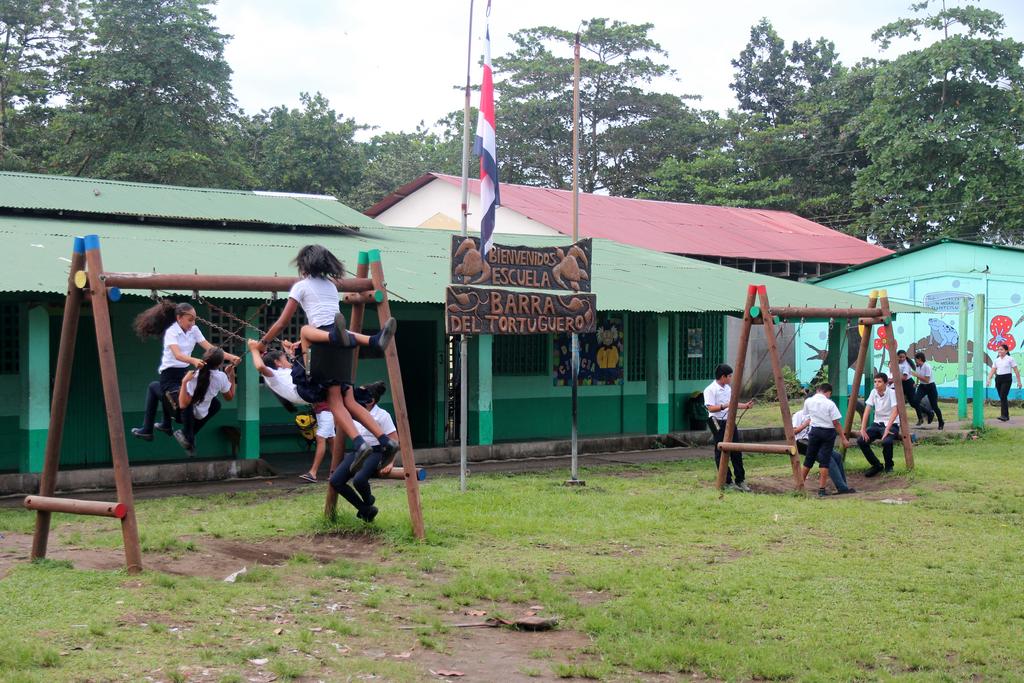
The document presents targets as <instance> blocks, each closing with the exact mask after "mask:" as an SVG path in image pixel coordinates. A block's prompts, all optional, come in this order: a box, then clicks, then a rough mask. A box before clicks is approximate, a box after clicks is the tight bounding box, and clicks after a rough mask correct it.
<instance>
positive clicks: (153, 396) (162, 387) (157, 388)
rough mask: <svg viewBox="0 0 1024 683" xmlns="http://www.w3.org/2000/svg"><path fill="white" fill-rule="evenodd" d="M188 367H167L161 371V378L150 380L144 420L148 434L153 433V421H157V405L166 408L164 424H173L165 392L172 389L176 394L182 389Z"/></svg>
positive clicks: (144, 429)
mask: <svg viewBox="0 0 1024 683" xmlns="http://www.w3.org/2000/svg"><path fill="white" fill-rule="evenodd" d="M186 372H188V368H167V369H166V370H161V371H160V380H159V381H157V382H150V383H149V386H148V387H146V415H145V417H144V418H143V420H142V431H143V432H145V433H146V434H152V433H153V423H154V422H155V421H156V407H157V406H158V405H162V406H163V408H164V421H163V425H164V426H165V427H167V428H170V426H171V413H170V406H168V405H167V400H166V399H165V398H164V393H166V392H168V391H170V392H171V393H173V394H174V395H175V396H177V395H178V391H179V390H180V389H181V380H183V379H184V378H185V373H186Z"/></svg>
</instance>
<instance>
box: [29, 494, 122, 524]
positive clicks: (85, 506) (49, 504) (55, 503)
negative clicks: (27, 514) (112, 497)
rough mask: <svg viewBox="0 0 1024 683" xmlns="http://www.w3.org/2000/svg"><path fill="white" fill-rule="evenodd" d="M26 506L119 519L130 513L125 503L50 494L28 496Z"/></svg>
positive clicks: (48, 510)
mask: <svg viewBox="0 0 1024 683" xmlns="http://www.w3.org/2000/svg"><path fill="white" fill-rule="evenodd" d="M25 507H26V508H28V509H29V510H45V511H46V512H70V513H71V514H75V515H96V516H99V517H116V518H117V519H123V518H124V516H125V515H126V514H128V507H127V506H126V505H125V504H124V503H105V502H103V501H99V500H81V499H78V498H52V497H50V496H26V497H25Z"/></svg>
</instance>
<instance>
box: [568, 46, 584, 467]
mask: <svg viewBox="0 0 1024 683" xmlns="http://www.w3.org/2000/svg"><path fill="white" fill-rule="evenodd" d="M579 126H580V33H579V31H577V32H576V41H575V43H574V44H573V62H572V241H573V242H576V241H578V240H579V238H580V183H579V165H580V161H579V159H580V130H579ZM570 346H571V347H572V465H571V468H570V475H569V481H567V482H566V484H569V485H575V486H582V485H584V484H585V482H584V481H582V480H581V479H580V478H579V387H578V386H577V385H578V384H579V377H580V337H579V335H578V334H576V333H575V332H573V333H572V343H571V344H570Z"/></svg>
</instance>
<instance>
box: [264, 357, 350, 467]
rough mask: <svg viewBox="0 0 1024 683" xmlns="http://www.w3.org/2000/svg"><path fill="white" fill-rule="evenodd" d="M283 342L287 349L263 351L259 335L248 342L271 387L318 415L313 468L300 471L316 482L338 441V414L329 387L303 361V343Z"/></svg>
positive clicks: (290, 401)
mask: <svg viewBox="0 0 1024 683" xmlns="http://www.w3.org/2000/svg"><path fill="white" fill-rule="evenodd" d="M282 346H283V347H284V351H278V350H276V349H274V350H271V351H267V352H266V353H264V354H262V355H261V354H260V350H259V343H258V342H257V341H256V340H255V339H250V340H249V342H248V347H249V353H250V354H251V356H252V363H253V366H254V367H255V368H256V371H257V372H258V373H260V375H261V376H262V377H263V381H264V382H266V384H267V386H268V387H269V388H270V390H271V391H273V392H274V393H275V394H276V395H277V396H279V397H280V398H282V399H284V400H285V401H288V402H289V403H292V404H294V405H304V404H309V405H312V406H313V413H314V414H315V415H316V450H315V451H314V453H313V464H312V465H311V466H310V468H309V471H308V472H305V473H303V474H301V475H299V479H302V480H303V481H308V482H311V483H315V482H316V474H317V472H318V471H319V469H320V463H321V462H323V459H324V454H325V453H326V452H327V449H328V448H331V447H333V445H334V441H333V440H334V437H335V429H334V416H333V415H332V414H331V410H330V407H329V406H328V405H327V400H326V399H327V389H326V387H322V386H320V385H318V384H316V383H315V382H313V381H312V380H310V379H309V376H308V375H307V374H306V370H305V368H304V367H303V365H302V352H301V347H299V346H298V345H296V344H292V343H291V342H288V341H284V342H282ZM295 351H298V352H299V353H298V355H297V356H293V355H292V354H293V353H295ZM293 361H294V362H293Z"/></svg>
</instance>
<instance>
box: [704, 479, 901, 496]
mask: <svg viewBox="0 0 1024 683" xmlns="http://www.w3.org/2000/svg"><path fill="white" fill-rule="evenodd" d="M846 481H847V483H848V484H849V485H850V486H851V487H852V488H855V489H857V493H856V494H852V495H855V496H858V497H861V498H866V499H868V500H882V499H899V500H903V501H911V500H914V499H915V498H916V496H914V495H913V494H911V493H909V492H908V489H909V488H910V482H908V481H907V479H906V477H903V476H900V475H891V474H890V475H879V476H876V477H870V478H869V477H865V476H864V475H863V474H862V473H860V472H849V473H847V476H846ZM747 483H748V484H749V485H750V488H751V490H752V491H753V492H754V493H767V494H776V495H779V494H784V495H792V494H794V493H795V491H794V489H793V476H792V475H781V476H775V477H763V476H757V477H753V478H750V479H748V480H747ZM817 484H818V482H817V473H815V472H811V475H810V476H809V477H808V478H807V483H806V485H805V486H804V490H803V495H805V496H807V497H815V496H817V495H818V486H817ZM709 486H714V482H710V483H709ZM829 490H830V491H831V492H832V493H835V487H834V486H832V485H831V484H829ZM836 498H838V499H841V498H844V496H836Z"/></svg>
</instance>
